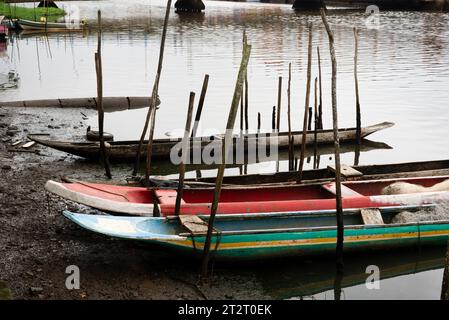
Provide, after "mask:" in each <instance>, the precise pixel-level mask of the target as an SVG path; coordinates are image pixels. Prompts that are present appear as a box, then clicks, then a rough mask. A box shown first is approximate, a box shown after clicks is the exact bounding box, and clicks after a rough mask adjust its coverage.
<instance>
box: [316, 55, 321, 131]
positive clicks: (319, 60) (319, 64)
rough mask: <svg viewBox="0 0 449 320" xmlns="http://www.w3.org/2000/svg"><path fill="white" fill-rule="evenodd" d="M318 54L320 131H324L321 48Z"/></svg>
mask: <svg viewBox="0 0 449 320" xmlns="http://www.w3.org/2000/svg"><path fill="white" fill-rule="evenodd" d="M316 51H317V54H318V82H319V84H320V103H319V104H318V129H323V87H322V86H321V56H320V47H316Z"/></svg>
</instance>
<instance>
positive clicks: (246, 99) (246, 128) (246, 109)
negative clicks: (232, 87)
mask: <svg viewBox="0 0 449 320" xmlns="http://www.w3.org/2000/svg"><path fill="white" fill-rule="evenodd" d="M245 43H246V42H245ZM245 130H246V132H248V130H249V120H248V75H247V74H245Z"/></svg>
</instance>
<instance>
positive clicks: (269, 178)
mask: <svg viewBox="0 0 449 320" xmlns="http://www.w3.org/2000/svg"><path fill="white" fill-rule="evenodd" d="M352 168H353V169H355V170H357V171H358V172H360V173H361V175H359V176H355V177H345V176H343V179H345V180H351V181H355V180H377V179H387V178H390V179H391V178H407V177H431V176H444V175H449V160H433V161H417V162H403V163H388V164H375V165H358V166H352ZM302 177H303V182H304V183H316V182H325V181H329V180H332V179H334V178H335V173H334V172H333V170H330V169H329V168H321V169H312V170H304V171H303V174H302ZM297 178H298V172H297V171H284V172H275V173H267V174H244V175H236V176H225V177H224V178H223V183H224V185H227V186H229V187H230V186H236V187H239V186H245V185H276V184H283V185H285V184H296V179H297ZM151 180H152V183H153V185H154V186H155V187H156V186H165V185H170V186H172V187H173V188H176V186H177V180H175V179H173V180H167V179H160V178H157V177H153V178H152V179H151ZM185 183H186V184H188V185H190V186H191V187H194V186H202V187H205V186H214V185H215V177H203V178H188V179H185Z"/></svg>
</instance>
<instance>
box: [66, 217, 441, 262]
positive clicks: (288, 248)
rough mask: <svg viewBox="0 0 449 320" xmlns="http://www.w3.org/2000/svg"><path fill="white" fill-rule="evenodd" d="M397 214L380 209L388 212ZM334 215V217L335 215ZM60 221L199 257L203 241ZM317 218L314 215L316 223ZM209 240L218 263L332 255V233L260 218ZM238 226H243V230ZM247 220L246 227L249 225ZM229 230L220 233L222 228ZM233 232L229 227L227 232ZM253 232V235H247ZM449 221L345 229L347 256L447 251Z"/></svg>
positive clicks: (157, 221) (158, 225)
mask: <svg viewBox="0 0 449 320" xmlns="http://www.w3.org/2000/svg"><path fill="white" fill-rule="evenodd" d="M388 210H390V211H392V212H393V211H394V210H396V209H384V212H386V211H388ZM334 214H335V213H334ZM64 215H65V216H66V217H67V218H69V219H70V220H72V221H73V222H75V223H77V224H78V225H80V226H81V227H83V228H86V229H88V230H90V231H93V232H96V233H101V234H104V235H107V236H112V237H117V238H122V239H128V240H138V241H143V242H147V243H151V244H154V245H157V246H162V247H165V248H169V249H171V250H173V251H174V252H177V253H180V254H186V255H190V256H195V257H200V256H201V254H202V250H203V246H204V241H205V236H204V235H196V234H192V233H190V234H189V232H188V231H186V230H184V229H183V228H182V226H180V225H179V220H177V219H176V220H175V219H168V218H141V217H110V216H93V215H83V214H76V213H71V212H64ZM318 215H320V213H318V214H317V215H316V217H317V216H318ZM220 219H221V216H217V223H216V225H215V226H216V229H217V230H218V233H216V234H215V235H213V237H212V245H211V248H212V252H213V254H214V256H215V257H216V258H219V259H230V260H239V259H260V258H275V257H287V256H310V255H317V254H320V255H326V254H334V253H335V244H336V236H337V230H336V228H335V227H326V226H323V227H310V228H276V225H275V224H274V225H273V221H268V220H269V218H265V219H268V220H267V221H266V225H267V227H266V229H263V230H261V229H258V228H260V225H261V224H263V223H264V221H263V219H264V218H263V217H251V216H249V215H242V216H241V217H240V218H239V219H240V220H238V219H236V220H231V221H227V222H226V221H225V222H223V223H220ZM297 219H313V215H308V213H305V212H302V213H301V212H298V215H297ZM242 220H245V221H246V222H247V225H246V227H247V228H248V229H249V230H248V229H246V230H245V231H242V230H241V226H240V225H239V223H241V221H242ZM248 220H250V221H248ZM226 223H227V228H228V230H226V231H221V226H224V227H225V228H226ZM229 226H232V227H229ZM251 226H253V229H254V230H251ZM448 235H449V221H439V222H420V223H409V224H392V225H388V224H385V225H350V226H346V227H345V231H344V237H345V239H344V248H345V252H351V251H352V252H358V251H366V250H385V249H394V248H400V247H417V246H424V245H442V246H444V245H446V244H447V240H448Z"/></svg>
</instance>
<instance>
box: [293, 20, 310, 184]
mask: <svg viewBox="0 0 449 320" xmlns="http://www.w3.org/2000/svg"><path fill="white" fill-rule="evenodd" d="M311 75H312V23H310V24H309V49H308V55H307V85H306V102H305V107H304V123H303V128H302V139H301V155H300V159H299V175H298V179H297V180H296V182H297V183H301V181H302V170H303V167H304V155H305V153H306V138H307V127H308V122H309V121H308V118H309V102H310V79H311Z"/></svg>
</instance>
